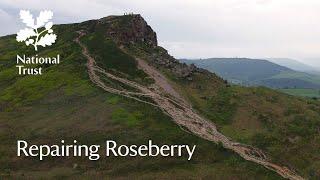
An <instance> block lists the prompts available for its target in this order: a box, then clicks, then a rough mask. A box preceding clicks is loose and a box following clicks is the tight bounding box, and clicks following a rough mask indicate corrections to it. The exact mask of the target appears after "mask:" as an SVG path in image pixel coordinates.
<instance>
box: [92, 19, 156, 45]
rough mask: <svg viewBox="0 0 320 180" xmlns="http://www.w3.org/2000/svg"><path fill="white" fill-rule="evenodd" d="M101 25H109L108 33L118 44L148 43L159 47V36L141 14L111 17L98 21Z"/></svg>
mask: <svg viewBox="0 0 320 180" xmlns="http://www.w3.org/2000/svg"><path fill="white" fill-rule="evenodd" d="M98 23H99V24H108V25H109V26H110V27H109V28H107V33H108V35H109V36H111V37H112V38H113V39H114V40H115V41H116V42H117V43H120V44H128V43H130V44H135V43H146V44H148V45H150V46H157V45H158V42H157V35H156V33H155V32H154V31H153V30H152V28H151V27H150V26H149V25H148V24H147V22H146V21H145V20H144V19H143V17H142V16H141V15H139V14H132V15H125V16H109V17H106V18H102V19H100V20H99V21H98Z"/></svg>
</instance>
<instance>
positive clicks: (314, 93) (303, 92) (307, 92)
mask: <svg viewBox="0 0 320 180" xmlns="http://www.w3.org/2000/svg"><path fill="white" fill-rule="evenodd" d="M280 91H282V92H284V93H287V94H291V95H294V96H303V97H310V98H320V90H319V89H281V90H280Z"/></svg>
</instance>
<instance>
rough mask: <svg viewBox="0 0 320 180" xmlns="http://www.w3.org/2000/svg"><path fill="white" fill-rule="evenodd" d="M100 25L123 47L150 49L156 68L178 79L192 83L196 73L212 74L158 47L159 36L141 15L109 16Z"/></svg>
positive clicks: (151, 59)
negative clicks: (162, 69)
mask: <svg viewBox="0 0 320 180" xmlns="http://www.w3.org/2000/svg"><path fill="white" fill-rule="evenodd" d="M97 24H98V25H99V24H100V25H104V26H107V28H106V31H107V35H108V36H109V37H111V38H112V39H113V40H114V41H115V42H116V43H118V45H119V46H120V47H121V46H122V47H123V46H128V45H131V44H142V45H143V44H144V45H147V47H148V50H149V51H150V52H149V51H148V54H152V55H151V57H150V61H151V62H152V63H154V64H153V65H154V66H155V67H164V68H166V69H168V70H170V71H171V72H172V73H173V74H175V75H176V77H178V78H183V79H187V80H189V81H192V80H193V78H192V75H193V73H195V72H198V73H204V74H208V76H210V74H211V73H210V72H209V71H207V70H204V69H200V68H197V67H196V66H195V65H194V64H191V65H187V64H185V63H180V62H179V61H178V60H176V59H175V58H174V57H172V56H170V55H169V53H168V52H167V50H165V49H164V48H162V47H159V46H158V42H157V35H156V33H155V32H154V31H153V30H152V28H151V27H150V26H149V25H148V24H147V22H146V21H145V20H144V19H143V18H142V17H141V16H140V15H139V14H137V15H125V16H109V17H106V18H102V19H99V20H98V23H97Z"/></svg>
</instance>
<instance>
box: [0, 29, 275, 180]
mask: <svg viewBox="0 0 320 180" xmlns="http://www.w3.org/2000/svg"><path fill="white" fill-rule="evenodd" d="M75 29H76V27H74V26H70V25H68V26H60V27H59V28H57V29H56V30H55V31H56V32H57V34H58V35H59V41H58V42H57V43H56V44H55V45H54V46H52V47H50V48H47V49H46V50H45V51H44V50H42V51H40V52H39V54H42V55H49V54H55V53H60V54H61V56H62V63H61V64H59V65H54V66H50V67H47V68H46V69H45V74H44V75H43V76H36V77H33V76H25V77H22V76H17V75H16V69H15V67H14V65H15V56H16V54H17V53H19V54H23V53H26V54H29V55H31V53H32V52H33V51H32V49H31V48H30V49H28V48H26V47H24V46H23V45H21V44H17V43H16V42H15V40H14V36H7V37H2V38H1V39H0V47H1V57H0V154H1V156H0V172H1V173H0V176H2V177H6V178H8V177H11V178H35V177H38V178H39V177H43V178H62V177H73V178H76V177H79V178H80V177H81V178H85V179H88V178H93V177H97V178H99V177H100V178H101V177H113V178H115V177H117V178H119V177H127V176H131V177H138V176H143V177H145V178H151V177H152V178H154V177H162V178H170V177H171V178H173V177H175V178H176V177H180V178H183V179H185V178H197V179H198V178H201V177H202V178H208V177H210V178H215V179H256V178H259V179H278V178H279V177H278V176H276V175H275V174H273V173H271V172H269V171H267V170H265V169H264V168H262V167H259V166H258V167H257V166H256V165H254V164H252V163H248V162H245V161H243V160H242V159H241V158H239V157H238V156H236V155H234V154H233V153H231V152H228V151H225V150H224V149H222V148H221V147H220V146H218V145H215V144H212V143H210V142H207V141H204V140H202V139H199V138H197V137H194V136H192V135H190V134H186V133H185V132H184V131H181V129H179V128H178V127H177V126H176V125H175V124H173V123H172V122H171V121H170V119H169V118H168V117H166V116H165V115H163V114H162V113H161V112H160V111H159V110H157V109H155V108H153V107H150V106H148V105H144V104H141V103H137V102H134V101H131V100H128V99H124V98H121V97H118V96H114V95H111V94H108V93H105V92H103V91H102V90H101V89H99V88H97V87H95V86H94V85H93V84H92V83H91V82H90V80H89V78H88V76H87V73H86V67H85V63H86V60H85V59H84V57H82V56H81V55H80V54H81V53H80V48H79V47H78V46H77V45H76V44H75V43H73V42H72V40H73V38H74V37H75V36H76V34H75V33H74V31H75ZM96 36H97V37H99V38H98V39H100V42H99V43H101V44H100V45H101V46H100V45H99V46H96V47H94V48H93V47H92V46H93V45H94V44H90V42H91V40H97V37H95V35H93V36H92V37H91V40H90V37H89V38H88V39H86V40H85V42H86V44H87V45H88V46H89V48H90V49H91V50H93V49H96V50H97V51H95V52H92V53H93V54H94V55H95V56H96V57H97V60H98V63H100V65H102V66H104V67H109V68H110V66H109V65H112V64H108V61H105V60H106V59H110V56H109V55H110V54H117V57H113V58H119V57H121V58H119V61H122V60H123V63H124V64H128V63H129V64H130V63H133V64H132V66H130V67H128V68H124V69H121V68H122V67H121V66H115V67H113V68H117V70H119V71H121V70H122V71H125V73H128V74H130V73H136V67H135V63H134V62H133V61H132V60H133V59H132V58H130V57H127V56H126V55H125V54H122V53H121V52H120V51H119V50H118V49H117V48H116V47H115V46H114V44H112V42H110V41H108V40H105V39H104V38H102V39H101V37H100V35H99V34H97V35H96ZM102 52H105V53H102ZM127 70H128V71H127ZM138 74H139V73H138ZM130 77H132V76H130ZM143 77H144V75H143V73H142V74H140V75H137V76H134V77H133V78H134V79H136V80H137V81H139V79H140V80H141V78H143ZM18 139H24V140H28V141H29V142H30V143H35V144H53V143H57V142H58V141H60V140H61V139H65V140H66V141H67V142H70V141H72V140H73V139H77V140H78V142H81V143H83V144H95V143H100V144H103V142H104V141H105V140H106V139H115V140H117V141H118V142H119V143H125V144H143V143H145V142H146V141H147V140H149V139H152V140H153V141H154V142H155V143H157V144H191V145H193V144H196V145H197V150H196V155H195V157H194V159H193V160H192V161H190V162H187V161H186V159H185V158H117V159H115V158H109V159H104V158H103V157H102V159H101V160H100V161H98V162H90V161H88V160H87V159H85V158H83V159H81V158H68V159H64V158H49V159H46V160H45V161H43V162H39V161H38V160H37V159H33V158H17V157H16V154H15V148H16V144H15V143H16V140H18Z"/></svg>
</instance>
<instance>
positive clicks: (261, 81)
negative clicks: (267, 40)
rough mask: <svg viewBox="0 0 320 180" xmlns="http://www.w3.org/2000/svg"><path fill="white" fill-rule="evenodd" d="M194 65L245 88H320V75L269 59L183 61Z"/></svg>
mask: <svg viewBox="0 0 320 180" xmlns="http://www.w3.org/2000/svg"><path fill="white" fill-rule="evenodd" d="M181 61H182V62H185V63H187V64H191V63H193V64H195V65H197V66H199V67H201V68H205V69H207V70H209V71H211V72H215V73H217V74H218V75H219V76H221V77H223V78H224V79H227V80H228V81H230V82H233V83H236V84H241V85H246V86H266V87H270V88H279V89H282V88H286V89H290V88H298V89H319V88H320V76H318V75H315V74H308V73H304V72H299V71H295V70H292V69H289V68H287V67H285V66H280V65H278V64H275V63H272V62H270V61H267V60H260V59H246V58H210V59H203V60H186V59H183V60H181Z"/></svg>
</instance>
